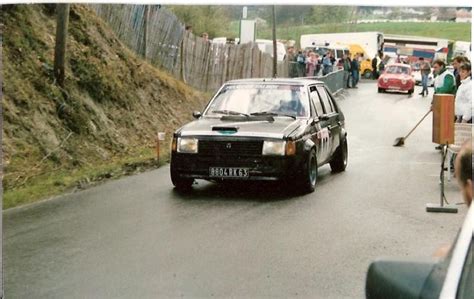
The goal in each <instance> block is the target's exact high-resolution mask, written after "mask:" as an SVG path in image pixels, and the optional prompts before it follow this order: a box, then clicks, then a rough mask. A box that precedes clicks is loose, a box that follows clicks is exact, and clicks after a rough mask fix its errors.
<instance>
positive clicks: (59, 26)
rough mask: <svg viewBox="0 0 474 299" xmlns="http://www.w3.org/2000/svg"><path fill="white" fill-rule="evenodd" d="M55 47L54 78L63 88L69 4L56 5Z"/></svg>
mask: <svg viewBox="0 0 474 299" xmlns="http://www.w3.org/2000/svg"><path fill="white" fill-rule="evenodd" d="M56 11H57V22H56V46H55V48H54V76H55V78H56V82H57V83H58V85H59V86H61V87H64V77H65V72H64V63H65V61H66V40H67V28H68V22H69V4H57V9H56Z"/></svg>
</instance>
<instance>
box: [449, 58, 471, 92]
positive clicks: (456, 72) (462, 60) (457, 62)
mask: <svg viewBox="0 0 474 299" xmlns="http://www.w3.org/2000/svg"><path fill="white" fill-rule="evenodd" d="M466 62H469V60H468V59H467V58H466V57H465V56H456V57H454V58H453V61H452V62H451V65H452V66H453V68H454V72H453V74H454V78H456V88H458V87H459V85H461V78H460V76H459V66H461V64H463V63H466Z"/></svg>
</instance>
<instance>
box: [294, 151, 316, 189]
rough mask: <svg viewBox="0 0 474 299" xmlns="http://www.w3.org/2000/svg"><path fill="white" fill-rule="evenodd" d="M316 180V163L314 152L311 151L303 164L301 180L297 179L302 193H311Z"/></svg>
mask: <svg viewBox="0 0 474 299" xmlns="http://www.w3.org/2000/svg"><path fill="white" fill-rule="evenodd" d="M317 180H318V162H317V160H316V151H315V150H314V149H312V150H311V151H310V152H309V154H308V158H307V160H306V161H305V163H304V169H303V171H302V172H301V178H300V179H298V183H299V184H297V185H298V186H300V187H301V189H300V190H301V191H302V192H303V193H311V192H313V191H314V189H315V187H316V182H317Z"/></svg>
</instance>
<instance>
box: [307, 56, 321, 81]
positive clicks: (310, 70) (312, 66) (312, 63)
mask: <svg viewBox="0 0 474 299" xmlns="http://www.w3.org/2000/svg"><path fill="white" fill-rule="evenodd" d="M317 64H318V59H317V58H316V55H315V54H314V52H309V57H308V59H307V60H306V77H313V76H314V73H315V71H316V65H317Z"/></svg>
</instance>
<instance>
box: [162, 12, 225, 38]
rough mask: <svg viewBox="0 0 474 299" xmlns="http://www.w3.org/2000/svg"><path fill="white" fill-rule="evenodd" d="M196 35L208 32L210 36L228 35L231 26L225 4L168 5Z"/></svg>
mask: <svg viewBox="0 0 474 299" xmlns="http://www.w3.org/2000/svg"><path fill="white" fill-rule="evenodd" d="M167 8H168V9H170V10H171V11H172V12H173V13H174V14H175V15H176V16H177V17H178V18H179V19H180V20H181V21H182V22H183V23H184V24H185V25H186V26H187V25H191V26H192V31H193V33H194V34H195V35H198V36H200V35H201V34H202V33H204V32H207V33H208V34H209V37H210V38H214V37H218V36H222V35H226V33H227V32H228V26H229V17H228V14H227V10H226V9H225V7H223V6H215V5H214V6H212V5H199V6H194V5H193V6H190V5H179V6H167Z"/></svg>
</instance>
